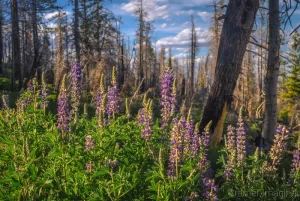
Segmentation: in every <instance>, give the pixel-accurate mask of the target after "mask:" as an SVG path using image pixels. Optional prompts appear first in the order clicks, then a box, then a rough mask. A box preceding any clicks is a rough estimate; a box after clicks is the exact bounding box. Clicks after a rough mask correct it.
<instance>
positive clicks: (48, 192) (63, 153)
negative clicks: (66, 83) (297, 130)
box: [0, 85, 300, 201]
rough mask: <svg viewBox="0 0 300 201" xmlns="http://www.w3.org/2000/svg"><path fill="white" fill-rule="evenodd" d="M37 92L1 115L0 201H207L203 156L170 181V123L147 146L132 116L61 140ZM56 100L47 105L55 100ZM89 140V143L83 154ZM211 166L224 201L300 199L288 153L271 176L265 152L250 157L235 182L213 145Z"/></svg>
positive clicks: (81, 127) (84, 122)
mask: <svg viewBox="0 0 300 201" xmlns="http://www.w3.org/2000/svg"><path fill="white" fill-rule="evenodd" d="M39 93H40V88H39V86H36V85H35V86H34V89H33V91H30V90H27V91H25V92H24V93H23V94H21V97H20V99H19V100H17V108H14V109H8V110H0V200H25V201H26V200H95V201H96V200H114V201H115V200H124V201H127V200H165V201H167V200H190V201H192V200H205V199H204V198H203V196H202V193H203V184H202V176H203V174H204V172H205V170H204V169H200V168H199V164H198V163H199V159H200V157H201V156H203V150H200V154H199V155H198V156H197V157H196V158H189V157H188V156H186V155H184V157H183V159H182V162H181V163H180V167H181V168H180V169H179V170H178V173H177V177H176V178H172V179H171V178H169V177H168V174H167V172H168V163H169V152H170V140H169V139H170V130H171V129H172V125H168V126H167V128H164V129H162V128H161V127H160V121H159V118H157V119H156V121H155V124H154V125H153V126H152V130H153V133H152V136H151V138H150V139H149V140H145V139H143V138H141V131H142V126H140V125H138V124H137V123H136V122H135V119H134V118H135V117H130V118H128V117H126V116H119V117H116V118H115V119H110V121H109V124H108V125H107V126H104V127H103V130H100V129H99V127H98V122H97V119H96V118H94V117H90V118H87V116H86V115H84V114H83V115H82V116H80V117H79V119H78V121H77V122H76V124H75V123H74V122H72V125H71V132H70V133H68V134H67V140H64V141H63V140H61V137H60V135H61V133H60V132H59V131H58V129H57V123H56V121H57V117H56V115H53V113H52V112H50V111H49V108H48V110H44V109H43V108H41V107H40V105H41V101H42V100H41V99H40V96H39ZM55 96H56V95H55V94H52V95H50V97H48V98H47V100H50V103H51V102H55ZM53 104H54V105H55V104H56V103H53ZM156 105H159V103H158V101H156ZM50 106H51V104H50V105H49V107H50ZM92 109H93V108H92V106H90V105H89V106H88V110H92ZM157 116H159V115H157ZM251 129H252V130H255V129H257V127H255V126H253V128H251ZM87 137H88V138H90V139H91V140H92V141H91V142H94V144H93V147H92V148H89V149H88V150H86V139H87ZM295 141H297V140H296V139H294V138H293V145H295V144H296V143H295ZM208 160H209V161H210V163H209V164H210V165H209V166H210V167H211V168H212V172H213V174H212V177H214V179H215V181H216V184H217V185H218V186H219V187H220V191H219V193H218V198H220V199H222V200H250V201H251V200H290V201H293V200H298V199H299V197H293V196H294V195H295V194H293V193H294V192H296V191H298V192H299V189H300V186H299V184H298V183H294V182H290V181H291V180H290V179H291V177H290V176H289V172H290V169H289V166H290V156H289V155H288V154H286V153H285V157H284V160H283V161H282V163H281V165H280V167H278V172H277V173H276V175H274V176H271V177H270V176H267V175H265V173H264V172H263V171H262V167H265V164H266V161H269V160H270V157H269V155H267V154H264V153H263V151H259V152H256V153H254V154H253V153H249V155H248V157H247V161H246V164H245V166H242V167H239V168H237V167H236V168H234V169H233V172H234V178H232V179H224V178H223V177H222V175H223V172H224V170H225V165H226V162H227V160H228V153H227V151H226V149H225V147H224V146H223V145H218V146H215V147H212V148H211V149H210V150H209V152H208ZM112 162H115V163H114V164H113V165H112ZM284 170H285V173H282V172H283V171H284ZM299 177H300V176H299V173H297V174H296V175H295V176H294V179H295V180H297V178H299ZM289 182H290V183H289ZM282 193H285V194H283V195H282ZM192 195H198V196H194V197H193V196H192ZM191 197H192V198H191Z"/></svg>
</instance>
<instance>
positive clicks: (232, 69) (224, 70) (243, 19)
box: [200, 0, 259, 132]
mask: <svg viewBox="0 0 300 201" xmlns="http://www.w3.org/2000/svg"><path fill="white" fill-rule="evenodd" d="M258 7H259V0H240V1H229V4H228V7H227V11H226V14H225V16H224V18H225V20H224V24H223V29H222V33H221V38H220V45H219V49H218V57H217V64H216V70H215V78H214V82H213V85H212V88H211V91H210V94H209V96H208V99H207V101H206V104H205V106H204V108H203V116H202V119H201V123H200V131H203V129H204V128H205V126H206V125H207V124H208V123H209V122H210V121H212V124H211V127H210V130H211V131H212V132H213V131H214V130H215V128H216V127H217V125H218V124H219V120H220V119H221V116H223V115H224V114H223V115H222V112H226V108H224V107H226V105H230V103H231V102H232V94H233V91H234V88H235V86H236V82H237V79H238V76H239V74H240V72H241V64H242V60H243V56H244V53H245V51H246V47H247V44H248V42H249V38H250V34H251V32H252V28H253V24H254V20H255V16H256V12H257V10H258ZM222 119H223V118H222ZM219 125H220V126H222V122H220V124H219ZM219 125H218V126H219ZM216 130H219V129H216Z"/></svg>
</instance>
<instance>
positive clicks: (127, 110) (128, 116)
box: [125, 98, 131, 119]
mask: <svg viewBox="0 0 300 201" xmlns="http://www.w3.org/2000/svg"><path fill="white" fill-rule="evenodd" d="M125 107H126V117H127V119H129V118H130V117H131V115H130V105H129V102H128V98H126V101H125Z"/></svg>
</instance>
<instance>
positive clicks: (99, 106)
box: [96, 75, 105, 118]
mask: <svg viewBox="0 0 300 201" xmlns="http://www.w3.org/2000/svg"><path fill="white" fill-rule="evenodd" d="M104 96H105V89H104V77H103V75H101V78H100V85H99V91H98V93H97V96H96V117H97V118H98V117H99V115H100V111H102V112H103V113H104V112H105V111H104V110H105V100H104Z"/></svg>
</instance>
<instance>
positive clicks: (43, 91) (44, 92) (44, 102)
mask: <svg viewBox="0 0 300 201" xmlns="http://www.w3.org/2000/svg"><path fill="white" fill-rule="evenodd" d="M47 97H48V90H47V84H46V82H45V75H44V73H43V74H42V86H41V100H42V102H41V108H43V109H44V110H45V109H46V107H47V106H48V103H49V101H47Z"/></svg>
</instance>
